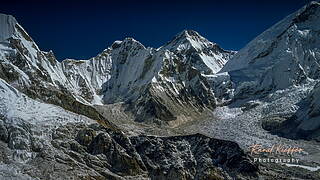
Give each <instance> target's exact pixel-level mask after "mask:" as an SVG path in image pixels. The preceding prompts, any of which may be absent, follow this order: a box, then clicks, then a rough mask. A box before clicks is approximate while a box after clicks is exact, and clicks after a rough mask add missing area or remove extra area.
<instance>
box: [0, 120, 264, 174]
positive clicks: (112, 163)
mask: <svg viewBox="0 0 320 180" xmlns="http://www.w3.org/2000/svg"><path fill="white" fill-rule="evenodd" d="M27 130H28V128H27V127H21V128H16V129H14V128H11V129H10V131H11V132H12V133H11V134H13V133H15V134H17V136H13V135H10V136H9V137H8V142H9V146H7V147H5V148H4V147H3V148H1V149H0V150H1V153H2V154H3V153H5V154H8V153H9V152H12V153H13V154H14V153H15V151H26V152H30V153H31V154H33V155H34V156H32V157H25V163H23V164H21V168H20V169H21V172H22V173H23V174H26V175H28V176H30V177H34V178H40V179H56V178H58V179H59V178H64V179H70V178H71V179H72V178H76V179H77V178H79V179H147V178H151V179H172V180H176V179H185V180H186V179H190V180H191V179H232V178H245V179H249V178H253V177H257V172H258V168H257V166H255V165H254V164H253V163H252V161H251V160H250V159H249V158H248V156H247V155H246V154H245V153H244V152H243V151H242V150H241V149H240V148H239V146H238V145H237V144H236V143H233V142H230V141H223V140H217V139H213V138H209V137H206V136H204V135H200V134H195V135H188V136H175V137H153V136H133V137H127V136H126V135H124V134H123V133H122V132H118V131H114V130H111V129H105V128H104V127H102V126H101V125H98V124H97V123H95V124H91V125H85V124H82V123H78V124H67V125H65V126H60V127H58V128H57V129H55V130H53V132H52V134H51V137H52V138H50V139H48V141H49V142H47V143H46V144H42V142H41V140H40V139H38V140H36V139H37V138H38V137H36V136H34V135H33V134H32V133H29V132H28V131H27ZM9 134H10V133H9ZM17 137H20V138H17ZM20 140H23V142H25V145H24V144H21V143H19V142H22V141H20ZM10 142H12V144H13V145H10ZM1 143H4V142H2V141H1ZM18 145H19V146H18ZM5 154H4V155H5ZM5 156H7V155H5ZM8 157H9V155H8ZM9 164H10V163H9Z"/></svg>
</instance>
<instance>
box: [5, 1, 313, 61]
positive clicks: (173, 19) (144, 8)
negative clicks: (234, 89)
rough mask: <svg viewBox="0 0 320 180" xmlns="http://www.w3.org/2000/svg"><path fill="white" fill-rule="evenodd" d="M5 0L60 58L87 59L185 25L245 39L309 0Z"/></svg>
mask: <svg viewBox="0 0 320 180" xmlns="http://www.w3.org/2000/svg"><path fill="white" fill-rule="evenodd" d="M117 1H118V2H116V1H102V0H101V1H97V0H90V1H81V0H78V1H68V2H64V1H60V0H56V1H45V0H38V1H36V0H33V1H32V0H31V1H30V0H29V1H15V0H6V2H1V5H0V12H1V13H6V14H11V15H13V16H15V17H16V19H17V20H18V22H19V23H20V24H21V25H22V26H23V27H24V28H25V29H26V30H27V32H28V33H29V34H30V35H31V37H32V38H33V39H34V40H35V41H36V43H37V44H38V45H39V47H40V48H41V49H42V50H45V51H48V50H53V51H54V53H55V55H56V57H57V58H58V60H62V59H65V58H75V59H88V58H90V57H93V56H95V55H96V54H98V53H100V52H101V51H102V50H103V49H105V48H107V47H108V46H110V45H111V44H112V42H114V41H115V40H122V39H124V38H125V37H133V38H134V39H136V40H138V41H140V42H141V43H142V44H144V45H145V46H151V47H159V46H161V45H163V44H164V43H166V42H167V41H169V40H170V39H171V38H173V37H174V36H175V35H176V34H177V33H179V32H180V31H182V30H183V29H193V30H196V31H198V32H199V33H200V34H201V35H203V36H204V37H206V38H207V39H209V40H210V41H213V42H216V43H218V44H220V46H221V47H222V48H224V49H232V50H239V49H240V48H242V47H243V46H244V45H245V44H246V43H248V42H249V41H250V40H252V39H253V38H254V37H256V36H257V35H259V34H260V33H261V32H263V31H264V30H266V29H267V28H268V27H270V26H271V25H273V24H275V23H276V22H278V21H279V20H281V19H282V18H284V17H285V16H287V15H289V14H290V13H292V12H294V11H296V10H297V9H299V8H301V7H302V6H303V5H304V4H306V3H307V2H309V0H288V1H285V0H255V1H253V0H251V1H249V0H247V1H245V0H242V1H240V0H238V1H236V0H234V1H233V0H229V1H227V0H224V1H214V0H212V1H201V0H197V1H187V0H184V1H173V0H172V1H167V0H164V1H161V0H158V1H138V0H131V1H126V0H122V1H121V0H120V1H119V0H117Z"/></svg>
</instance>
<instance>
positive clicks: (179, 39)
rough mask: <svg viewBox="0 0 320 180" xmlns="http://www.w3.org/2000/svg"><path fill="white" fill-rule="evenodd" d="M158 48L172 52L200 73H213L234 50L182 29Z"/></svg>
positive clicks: (194, 32) (218, 69) (230, 56)
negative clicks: (225, 48) (223, 47)
mask: <svg viewBox="0 0 320 180" xmlns="http://www.w3.org/2000/svg"><path fill="white" fill-rule="evenodd" d="M160 49H167V50H169V51H171V52H174V53H175V54H176V55H177V56H178V57H179V58H181V59H182V61H183V62H186V63H189V64H192V66H193V67H195V68H196V69H198V70H199V71H200V72H201V73H202V74H215V73H217V72H218V71H220V69H221V68H222V67H223V66H224V65H225V63H226V62H227V61H228V60H229V59H230V58H232V56H233V55H234V54H235V53H236V51H227V50H224V49H222V48H221V47H220V46H219V45H218V44H216V43H213V42H210V41H208V40H207V39H205V38H204V37H202V36H201V35H200V34H199V33H197V32H196V31H193V30H184V31H182V32H181V33H180V34H178V35H177V36H176V37H174V38H173V39H172V40H171V41H169V42H168V43H167V44H166V45H164V46H163V47H161V48H160Z"/></svg>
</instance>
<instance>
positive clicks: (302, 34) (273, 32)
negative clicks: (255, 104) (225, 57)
mask: <svg viewBox="0 0 320 180" xmlns="http://www.w3.org/2000/svg"><path fill="white" fill-rule="evenodd" d="M319 31H320V4H319V3H318V2H312V3H309V4H308V5H306V6H305V7H303V8H302V9H300V10H298V11H297V12H295V13H293V14H291V15H289V16H288V17H286V18H285V19H283V20H282V21H280V22H279V23H277V24H275V25H274V26H272V27H271V28H269V29H268V30H266V31H265V32H263V33H262V34H261V35H259V36H258V37H257V38H255V39H254V40H252V41H251V42H250V43H249V44H248V45H247V46H245V47H244V48H243V49H241V50H240V51H239V52H238V53H237V54H236V55H235V56H234V57H233V58H232V59H231V60H230V61H228V62H227V63H226V65H225V66H224V67H223V68H222V70H221V72H228V73H229V75H230V79H231V81H232V82H233V83H235V86H236V88H237V90H236V93H238V94H239V95H240V96H243V95H244V94H246V95H247V94H253V93H256V92H262V91H269V90H274V89H284V88H287V87H289V86H291V85H297V84H301V83H305V82H306V81H309V80H310V79H318V78H319V77H320V65H319V63H320V34H319Z"/></svg>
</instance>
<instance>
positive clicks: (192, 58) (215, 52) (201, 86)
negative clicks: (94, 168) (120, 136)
mask: <svg viewBox="0 0 320 180" xmlns="http://www.w3.org/2000/svg"><path fill="white" fill-rule="evenodd" d="M1 18H2V19H3V20H2V22H1V23H2V29H3V31H4V32H5V33H4V35H3V37H2V41H1V50H0V51H1V57H2V58H1V61H2V63H1V66H2V69H1V70H2V72H3V73H2V74H3V76H2V78H3V79H5V80H6V81H7V82H9V83H10V84H11V85H13V86H14V87H16V88H18V89H20V90H22V91H23V92H25V93H26V94H28V95H29V96H31V97H34V98H39V99H42V100H44V101H46V102H49V103H53V104H57V105H60V106H63V107H65V108H67V109H69V110H71V109H72V107H71V104H70V103H66V102H64V101H61V100H59V99H68V100H67V101H72V102H78V104H81V106H82V105H103V104H104V103H107V104H110V103H116V102H125V103H126V104H127V105H128V107H130V109H131V110H132V111H134V115H135V116H137V119H139V121H142V119H145V118H147V117H149V116H154V115H156V116H155V118H156V119H162V120H166V121H169V120H175V119H177V116H179V115H180V114H181V115H182V116H183V117H186V116H189V113H186V112H190V111H189V110H187V109H188V108H187V107H189V106H190V107H191V109H198V110H200V111H202V110H203V108H212V107H214V106H215V99H214V94H213V93H212V91H211V90H210V87H209V85H208V83H207V82H206V79H205V78H203V77H202V75H201V74H214V73H215V72H217V71H219V70H220V69H221V68H222V66H223V65H224V64H225V63H226V62H227V61H228V60H229V59H230V58H231V57H232V56H233V55H234V53H235V52H234V51H226V50H223V49H222V48H220V47H219V46H218V45H217V44H215V43H212V42H209V41H208V40H206V39H205V38H203V37H202V36H200V35H199V34H198V33H197V32H195V31H191V30H186V31H183V32H182V33H180V34H178V35H177V36H176V37H175V38H174V39H173V40H171V41H170V42H168V43H167V44H166V45H164V46H162V47H161V48H158V49H154V48H146V47H144V46H143V45H142V44H141V43H140V42H138V41H136V40H134V39H132V38H126V39H125V40H123V41H116V42H114V43H113V44H112V45H111V47H109V48H107V49H106V50H104V51H103V52H102V53H100V54H99V55H98V56H96V57H94V58H92V59H89V60H72V59H66V60H64V61H62V62H58V61H57V60H56V58H55V57H54V54H53V52H51V51H50V52H43V51H41V50H40V49H39V48H38V47H37V45H36V43H35V42H34V41H33V40H32V39H31V37H30V36H29V35H28V34H27V33H26V31H25V30H24V29H23V28H22V27H21V26H20V25H19V24H18V23H17V22H16V20H15V19H14V18H13V17H12V16H7V15H1ZM9 78H10V79H9ZM61 97H63V98H61ZM164 97H166V98H164ZM72 99H73V100H72ZM132 102H135V103H132ZM66 104H67V105H66ZM198 110H196V111H198ZM146 114H148V115H146ZM152 118H153V117H152Z"/></svg>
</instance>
